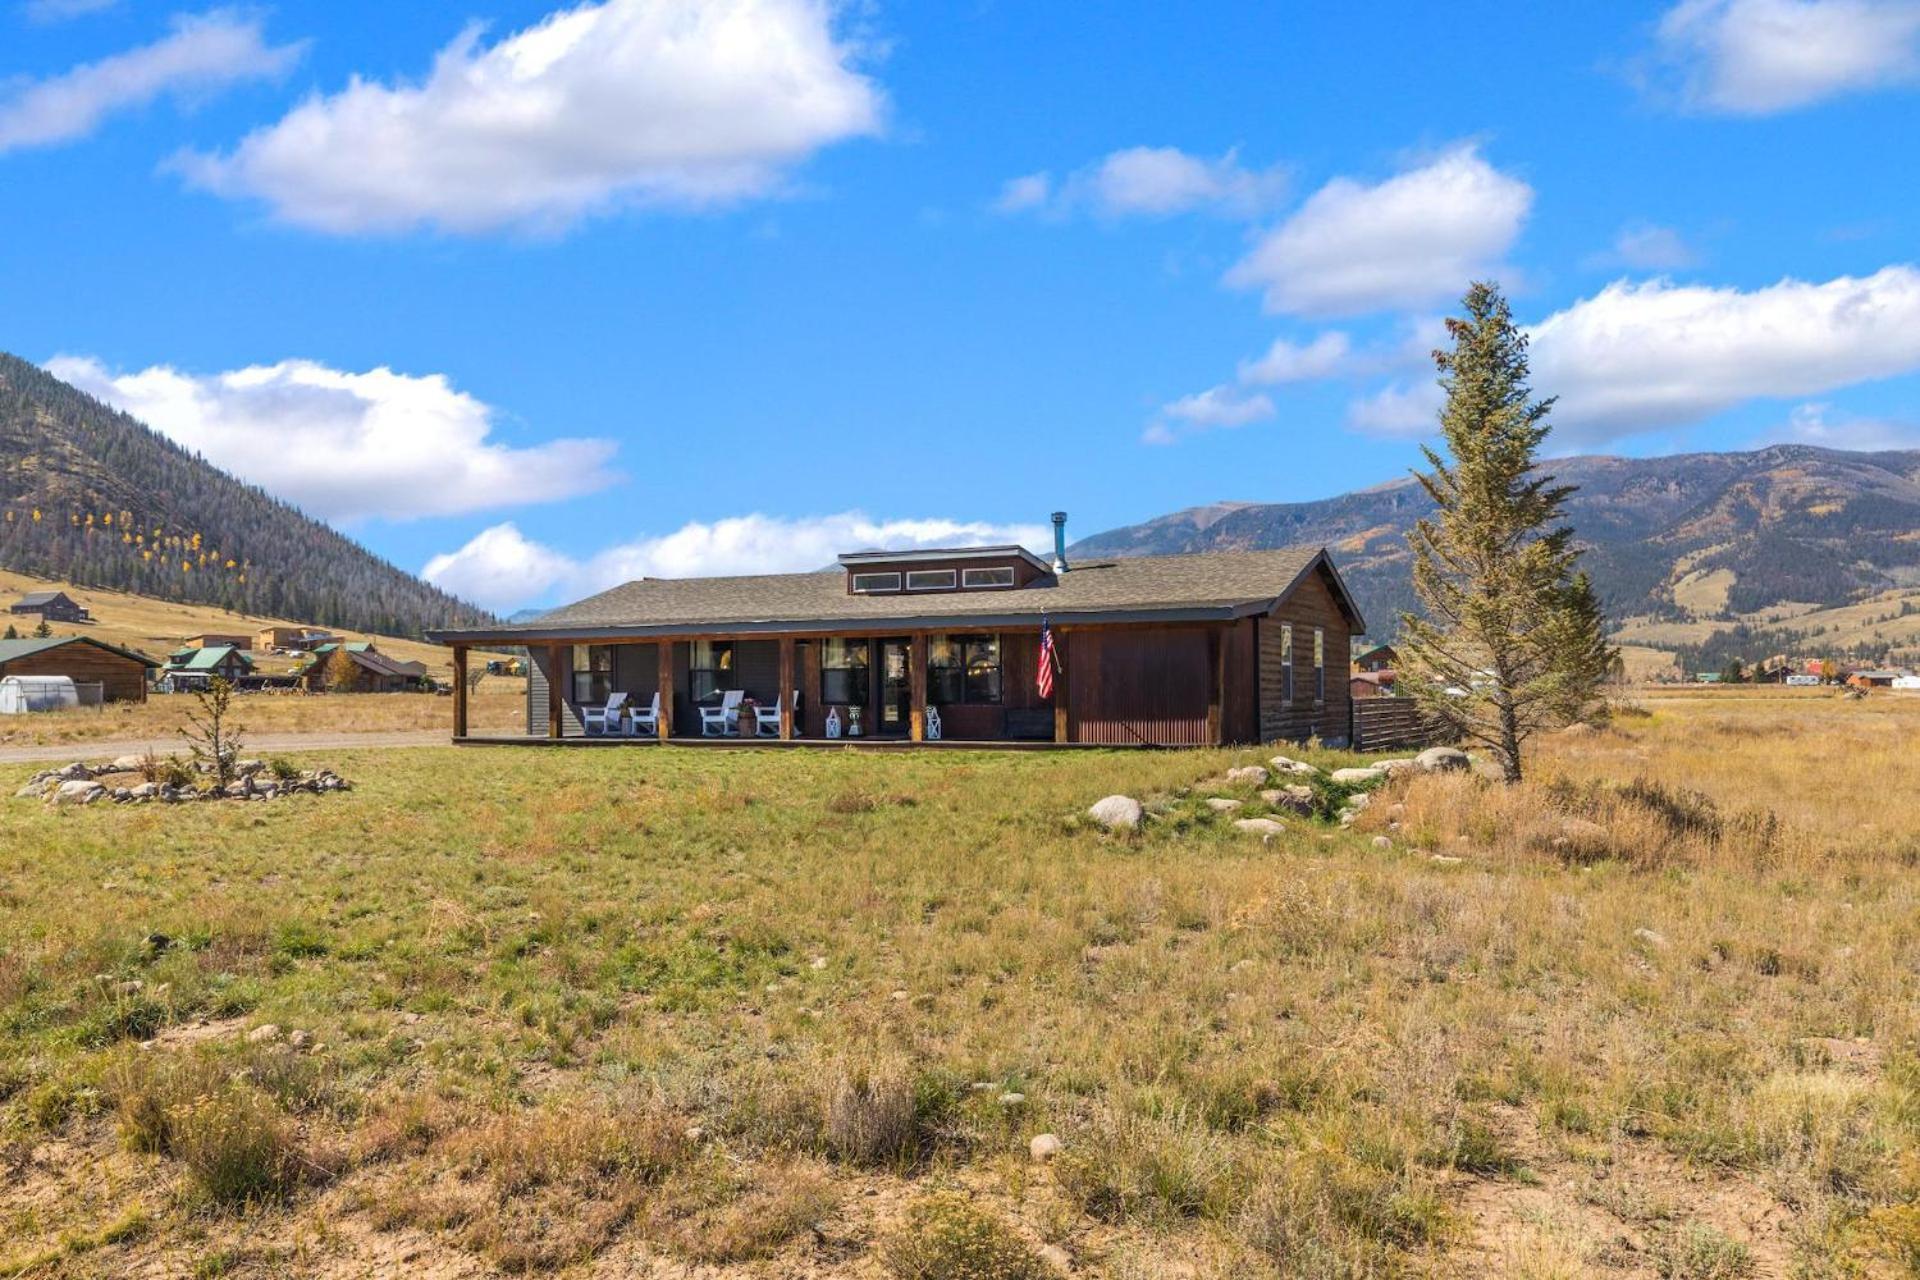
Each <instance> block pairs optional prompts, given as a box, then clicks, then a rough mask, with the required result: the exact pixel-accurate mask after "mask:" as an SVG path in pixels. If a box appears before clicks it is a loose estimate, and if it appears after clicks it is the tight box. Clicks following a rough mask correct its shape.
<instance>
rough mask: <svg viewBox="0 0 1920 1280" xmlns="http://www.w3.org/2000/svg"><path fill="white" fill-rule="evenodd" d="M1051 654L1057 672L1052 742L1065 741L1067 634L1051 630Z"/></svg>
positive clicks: (1058, 629) (1054, 686) (1054, 678)
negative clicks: (1052, 653) (1057, 668)
mask: <svg viewBox="0 0 1920 1280" xmlns="http://www.w3.org/2000/svg"><path fill="white" fill-rule="evenodd" d="M1053 652H1054V660H1055V663H1056V665H1057V666H1058V667H1059V670H1058V671H1055V672H1054V673H1053V740H1054V741H1055V742H1065V741H1067V633H1066V631H1065V630H1063V629H1062V628H1060V627H1055V628H1053Z"/></svg>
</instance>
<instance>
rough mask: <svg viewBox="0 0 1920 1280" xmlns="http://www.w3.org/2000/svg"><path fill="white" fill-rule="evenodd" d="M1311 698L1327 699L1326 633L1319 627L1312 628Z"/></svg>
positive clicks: (1315, 699)
mask: <svg viewBox="0 0 1920 1280" xmlns="http://www.w3.org/2000/svg"><path fill="white" fill-rule="evenodd" d="M1313 700H1314V702H1315V703H1316V704H1317V703H1322V702H1325V701H1326V700H1327V633H1326V632H1324V631H1322V630H1321V629H1320V628H1319V627H1315V628H1314V629H1313Z"/></svg>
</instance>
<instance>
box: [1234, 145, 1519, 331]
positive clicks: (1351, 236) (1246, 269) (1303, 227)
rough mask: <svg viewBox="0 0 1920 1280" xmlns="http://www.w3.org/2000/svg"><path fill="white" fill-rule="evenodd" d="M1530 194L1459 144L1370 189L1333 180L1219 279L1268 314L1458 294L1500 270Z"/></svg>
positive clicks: (1391, 304) (1393, 305) (1387, 305)
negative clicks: (1250, 295) (1248, 293)
mask: <svg viewBox="0 0 1920 1280" xmlns="http://www.w3.org/2000/svg"><path fill="white" fill-rule="evenodd" d="M1532 207H1533V188H1532V187H1530V186H1528V185H1527V184H1526V183H1525V182H1522V181H1521V180H1520V179H1518V178H1515V177H1513V176H1511V175H1509V174H1505V173H1502V172H1500V171H1499V170H1498V169H1496V168H1494V167H1493V166H1492V165H1490V164H1488V163H1487V161H1486V160H1485V159H1484V158H1483V157H1482V156H1481V155H1480V152H1479V150H1478V149H1477V148H1476V147H1473V146H1459V147H1455V148H1453V149H1452V150H1449V151H1447V152H1445V153H1444V154H1442V155H1440V156H1438V157H1436V158H1435V159H1433V160H1431V161H1429V162H1428V163H1426V164H1423V165H1421V166H1419V167H1418V168H1414V169H1409V170H1407V171H1406V172H1404V173H1400V174H1396V175H1395V176H1393V177H1391V178H1388V179H1386V180H1385V181H1383V182H1379V183H1376V184H1373V185H1367V184H1365V183H1361V182H1357V181H1355V180H1354V179H1352V178H1335V179H1334V180H1333V181H1331V182H1329V183H1327V184H1326V185H1325V186H1323V187H1321V188H1320V189H1319V190H1318V191H1316V192H1314V193H1313V195H1312V196H1310V197H1308V199H1307V201H1306V203H1305V204H1303V205H1302V206H1301V207H1300V208H1299V209H1298V210H1297V211H1296V212H1294V213H1293V214H1292V215H1291V216H1290V217H1288V218H1287V219H1286V220H1285V221H1284V222H1282V223H1280V225H1278V226H1277V227H1274V228H1272V229H1271V230H1269V231H1267V232H1265V233H1264V234H1262V235H1261V236H1260V237H1259V238H1258V240H1257V241H1256V242H1255V244H1254V246H1253V248H1252V250H1251V251H1249V252H1248V254H1247V255H1246V256H1245V257H1244V258H1242V259H1241V260H1240V261H1239V262H1238V263H1237V264H1235V265H1234V267H1233V268H1232V270H1230V271H1229V272H1228V273H1227V283H1228V284H1229V285H1232V286H1234V287H1236V288H1245V289H1258V290H1260V291H1262V293H1263V294H1264V297H1265V301H1266V307H1267V310H1269V311H1275V312H1285V313H1290V314H1295V315H1358V314H1364V313H1368V312H1375V311H1385V310H1403V309H1408V308H1413V307H1418V306H1422V305H1426V304H1430V303H1433V302H1438V301H1441V300H1443V299H1447V298H1453V297H1458V296H1459V295H1460V294H1461V293H1463V292H1464V291H1465V290H1466V287H1467V284H1468V283H1469V282H1470V281H1471V280H1472V279H1473V278H1474V277H1476V276H1480V275H1485V274H1488V273H1491V272H1496V271H1498V270H1499V268H1500V265H1501V262H1502V259H1503V258H1504V257H1505V255H1506V253H1507V251H1508V249H1509V248H1511V247H1512V245H1513V242H1514V240H1515V239H1516V238H1517V237H1518V236H1519V234H1520V229H1521V226H1522V225H1523V224H1524V223H1525V222H1526V219H1527V214H1528V212H1529V211H1530V210H1531V209H1532Z"/></svg>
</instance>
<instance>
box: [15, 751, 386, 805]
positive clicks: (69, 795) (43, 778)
mask: <svg viewBox="0 0 1920 1280" xmlns="http://www.w3.org/2000/svg"><path fill="white" fill-rule="evenodd" d="M170 759H171V760H172V763H174V764H176V765H178V766H179V767H180V768H182V769H186V768H187V766H186V765H185V764H184V763H183V762H181V761H179V760H178V759H177V758H170ZM153 763H154V762H153V761H151V760H149V759H148V758H147V757H145V756H121V757H120V758H119V759H117V760H109V761H104V762H102V763H99V764H88V763H87V762H85V761H83V760H76V761H74V762H73V763H72V764H69V765H65V766H63V767H61V768H58V769H43V770H41V771H40V772H39V773H36V774H34V775H33V777H31V778H29V779H28V780H27V783H26V785H25V786H23V787H21V788H20V789H19V790H18V791H16V792H15V793H14V796H15V798H17V799H22V800H42V801H44V802H45V803H47V804H49V805H53V806H66V805H85V804H98V803H99V802H100V801H102V800H105V801H107V802H109V803H112V804H187V803H191V802H194V801H205V800H273V799H276V798H278V797H280V796H289V795H300V794H306V795H327V794H331V793H333V792H336V791H351V790H353V784H352V783H351V782H348V781H347V780H346V779H345V778H343V777H341V776H340V775H339V774H337V773H335V772H334V771H333V770H331V769H303V770H301V771H300V772H299V773H297V774H295V775H293V776H291V777H282V776H279V775H278V774H272V773H269V772H268V769H267V764H266V762H265V761H264V760H238V761H235V762H234V766H233V771H234V774H235V777H234V780H233V781H231V782H229V783H227V785H226V786H224V787H221V786H218V785H215V784H214V783H213V782H212V781H211V780H209V781H208V784H207V785H206V786H196V785H194V784H193V783H183V784H175V783H170V782H150V781H147V780H146V776H145V775H146V773H147V771H148V770H149V769H150V768H151V767H152V765H153ZM262 775H266V776H264V777H263V776H262ZM130 778H137V779H139V781H137V782H129V781H127V779H130Z"/></svg>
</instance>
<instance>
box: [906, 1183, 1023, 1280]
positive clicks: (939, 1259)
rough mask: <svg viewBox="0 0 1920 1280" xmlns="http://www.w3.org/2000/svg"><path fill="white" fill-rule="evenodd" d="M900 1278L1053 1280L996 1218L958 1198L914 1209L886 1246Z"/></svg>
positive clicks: (923, 1202) (922, 1202)
mask: <svg viewBox="0 0 1920 1280" xmlns="http://www.w3.org/2000/svg"><path fill="white" fill-rule="evenodd" d="M881 1258H882V1260H883V1261H885V1263H886V1266H887V1270H888V1271H889V1272H891V1273H892V1274H893V1275H894V1276H896V1277H898V1280H1053V1277H1054V1275H1055V1273H1054V1271H1053V1269H1052V1268H1051V1267H1050V1266H1048V1265H1047V1263H1046V1262H1045V1260H1043V1259H1042V1258H1041V1257H1040V1256H1039V1254H1038V1253H1036V1252H1035V1251H1034V1250H1033V1249H1032V1248H1030V1247H1029V1246H1028V1245H1027V1243H1026V1242H1025V1241H1023V1240H1022V1239H1021V1238H1020V1237H1019V1236H1018V1235H1016V1234H1015V1233H1014V1231H1013V1229H1012V1228H1011V1227H1009V1226H1008V1225H1007V1224H1006V1223H1005V1222H1004V1221H1003V1220H1001V1218H999V1217H998V1216H997V1215H996V1214H994V1213H992V1212H990V1211H988V1210H986V1209H983V1208H981V1207H979V1206H978V1205H975V1204H972V1203H970V1202H968V1201H967V1200H965V1199H962V1198H961V1197H959V1196H954V1195H941V1196H929V1197H927V1198H926V1199H924V1200H920V1201H917V1202H915V1203H914V1204H912V1205H910V1206H909V1207H908V1209H907V1212H906V1214H905V1216H904V1219H903V1220H902V1222H901V1223H900V1225H899V1226H898V1227H896V1228H895V1229H894V1231H893V1233H892V1234H891V1235H890V1236H889V1237H888V1238H887V1241H886V1243H885V1244H884V1245H883V1246H882V1251H881Z"/></svg>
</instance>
